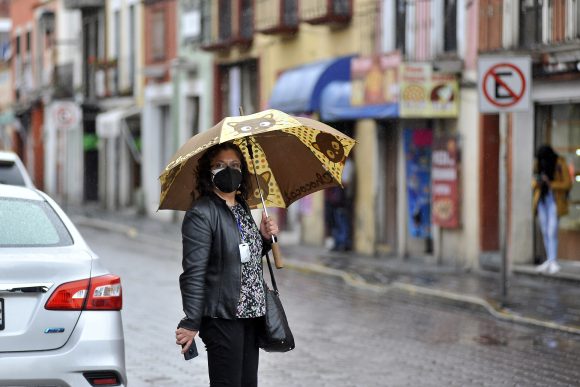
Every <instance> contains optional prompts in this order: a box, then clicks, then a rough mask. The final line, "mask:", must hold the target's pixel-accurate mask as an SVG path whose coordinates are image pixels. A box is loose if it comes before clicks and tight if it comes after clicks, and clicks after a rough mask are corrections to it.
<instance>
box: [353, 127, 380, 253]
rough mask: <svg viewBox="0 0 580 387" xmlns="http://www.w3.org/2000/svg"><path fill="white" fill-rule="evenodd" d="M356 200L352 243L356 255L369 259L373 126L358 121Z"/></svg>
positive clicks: (374, 151) (374, 156)
mask: <svg viewBox="0 0 580 387" xmlns="http://www.w3.org/2000/svg"><path fill="white" fill-rule="evenodd" d="M355 139H356V141H357V145H356V146H355V149H356V159H355V168H356V179H357V180H356V187H357V191H356V196H355V203H354V204H355V211H354V214H355V215H354V222H353V228H354V230H353V231H354V233H353V240H354V248H355V250H356V251H358V252H360V253H363V254H369V255H372V254H374V253H375V239H376V191H377V189H376V188H377V187H376V176H377V168H378V163H377V123H376V121H375V120H371V119H368V120H359V121H357V123H356V128H355Z"/></svg>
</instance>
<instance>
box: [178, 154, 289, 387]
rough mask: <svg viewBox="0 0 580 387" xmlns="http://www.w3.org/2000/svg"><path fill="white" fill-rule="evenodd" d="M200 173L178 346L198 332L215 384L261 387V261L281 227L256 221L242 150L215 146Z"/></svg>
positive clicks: (188, 236)
mask: <svg viewBox="0 0 580 387" xmlns="http://www.w3.org/2000/svg"><path fill="white" fill-rule="evenodd" d="M196 174H197V187H196V189H197V192H198V193H199V195H200V197H199V198H198V199H197V200H196V201H195V202H194V203H193V205H192V208H191V209H190V210H189V211H187V213H186V214H185V217H184V219H183V225H182V237H183V263H182V264H183V273H182V274H181V276H180V277H179V284H180V288H181V296H182V301H183V310H184V312H185V315H186V318H185V319H183V320H182V321H181V322H180V323H179V327H178V329H177V330H176V332H175V336H176V342H177V344H179V345H182V346H183V349H182V353H186V352H187V351H188V349H189V347H190V346H191V345H192V342H193V339H194V337H195V335H196V334H197V333H198V332H199V337H201V339H202V340H203V342H204V344H205V346H206V349H207V358H208V368H209V379H210V386H211V387H255V386H257V385H258V360H259V353H258V350H259V349H258V344H257V335H258V333H259V331H260V329H261V327H262V326H263V318H264V317H263V316H264V314H265V311H266V304H265V294H264V282H263V281H264V280H263V276H262V259H261V258H262V256H263V255H264V254H265V253H266V252H267V251H268V250H269V249H270V240H271V239H272V235H276V234H277V233H278V225H277V224H276V223H275V222H274V221H273V220H271V219H267V218H266V217H265V215H262V221H261V224H260V229H258V227H257V226H256V224H255V223H254V220H253V218H252V216H251V213H250V208H249V207H248V204H247V203H246V199H247V198H248V193H249V192H248V190H249V187H250V182H249V179H250V174H249V171H248V166H247V164H246V161H245V158H244V157H243V155H242V152H241V151H240V149H239V148H238V147H237V146H236V145H234V144H231V143H224V144H219V145H217V146H215V147H212V148H210V149H209V150H208V151H207V152H206V153H205V154H204V155H203V156H202V157H201V159H200V160H199V164H198V167H197V170H196Z"/></svg>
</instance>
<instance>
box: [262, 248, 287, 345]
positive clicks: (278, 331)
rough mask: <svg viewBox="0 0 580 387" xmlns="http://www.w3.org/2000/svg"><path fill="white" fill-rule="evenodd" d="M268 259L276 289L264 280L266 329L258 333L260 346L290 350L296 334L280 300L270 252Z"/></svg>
mask: <svg viewBox="0 0 580 387" xmlns="http://www.w3.org/2000/svg"><path fill="white" fill-rule="evenodd" d="M266 260H267V262H268V269H269V270H270V279H271V280H272V287H273V288H274V289H273V290H272V289H270V288H268V285H266V281H265V280H264V293H265V296H266V316H264V329H263V331H262V332H261V333H260V334H259V335H258V346H259V347H260V348H262V349H263V350H264V351H266V352H288V351H290V350H292V349H294V336H292V331H290V326H289V325H288V320H287V319H286V313H285V312H284V308H283V307H282V301H280V293H279V292H278V286H276V278H274V271H273V270H272V264H271V263H270V254H266Z"/></svg>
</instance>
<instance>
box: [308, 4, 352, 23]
mask: <svg viewBox="0 0 580 387" xmlns="http://www.w3.org/2000/svg"><path fill="white" fill-rule="evenodd" d="M351 18H352V0H311V1H308V2H306V1H303V2H301V3H300V20H301V21H303V22H306V23H308V24H345V23H348V22H350V19H351Z"/></svg>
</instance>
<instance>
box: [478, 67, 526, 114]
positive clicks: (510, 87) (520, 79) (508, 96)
mask: <svg viewBox="0 0 580 387" xmlns="http://www.w3.org/2000/svg"><path fill="white" fill-rule="evenodd" d="M482 86H483V87H482V89H483V95H484V96H485V98H486V99H487V100H488V102H489V103H490V104H492V105H494V106H497V107H500V108H508V107H511V106H514V105H515V104H517V103H518V102H519V101H520V100H521V99H522V97H523V96H524V93H525V92H526V88H527V87H528V86H527V84H526V78H525V76H524V74H523V73H522V71H521V70H520V69H519V68H517V67H516V66H514V65H513V64H511V63H498V64H496V65H495V66H493V67H491V68H490V69H489V70H488V71H487V72H486V73H485V75H484V76H483V85H482Z"/></svg>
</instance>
